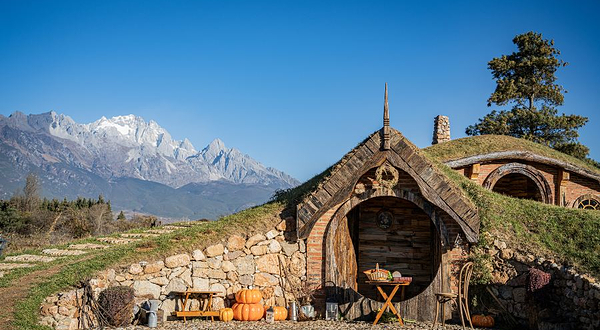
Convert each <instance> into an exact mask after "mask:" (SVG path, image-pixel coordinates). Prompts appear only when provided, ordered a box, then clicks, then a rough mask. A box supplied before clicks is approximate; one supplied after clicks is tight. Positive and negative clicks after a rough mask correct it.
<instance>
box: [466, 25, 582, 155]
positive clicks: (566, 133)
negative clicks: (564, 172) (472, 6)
mask: <svg viewBox="0 0 600 330" xmlns="http://www.w3.org/2000/svg"><path fill="white" fill-rule="evenodd" d="M513 43H514V44H515V45H516V46H517V48H518V51H517V52H514V53H512V54H510V55H502V56H501V57H498V58H494V59H492V60H491V61H490V62H489V63H488V68H489V69H490V70H491V71H492V75H493V77H494V79H495V80H496V89H495V90H494V92H493V93H492V95H491V96H490V98H489V99H488V106H491V105H492V104H496V105H499V106H503V105H508V104H512V105H513V107H512V109H511V110H501V111H496V110H494V111H492V112H491V113H489V114H487V115H486V116H485V117H483V118H482V119H479V122H478V123H477V124H475V125H471V126H469V127H467V129H466V133H467V134H468V135H480V134H500V135H510V136H514V137H518V138H525V139H528V140H532V141H535V142H538V143H541V144H545V145H547V146H549V147H551V148H554V149H556V150H559V151H561V152H564V153H567V154H570V155H572V156H575V157H577V158H581V159H585V158H586V157H587V155H588V153H589V148H588V147H586V146H584V145H583V144H581V143H579V142H578V141H577V138H578V137H579V133H578V131H577V130H578V129H579V128H581V127H583V126H584V125H585V124H586V123H587V121H588V118H586V117H583V116H578V115H565V114H562V115H558V111H557V110H556V108H555V107H556V106H560V105H562V104H563V102H564V96H563V92H564V93H566V91H565V89H564V88H563V87H562V86H560V85H558V84H556V75H555V73H556V71H557V70H558V69H559V68H560V67H564V66H566V65H567V63H566V62H564V61H562V60H561V59H559V58H558V55H560V51H559V50H558V49H556V48H555V47H554V41H553V40H546V39H544V38H543V37H542V34H540V33H536V32H527V33H524V34H520V35H517V36H516V37H515V38H514V39H513Z"/></svg>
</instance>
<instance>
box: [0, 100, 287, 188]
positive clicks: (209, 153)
mask: <svg viewBox="0 0 600 330" xmlns="http://www.w3.org/2000/svg"><path fill="white" fill-rule="evenodd" d="M0 155H1V156H2V157H1V159H0V170H2V171H3V172H5V173H4V174H2V175H0V192H1V193H3V195H4V197H6V196H7V195H9V194H12V193H13V192H14V191H11V190H7V189H8V188H12V189H14V186H15V185H16V182H17V181H21V180H22V179H23V178H24V176H26V175H27V173H28V172H29V171H35V172H39V173H40V174H43V175H45V176H46V183H47V184H48V185H55V186H54V188H56V186H58V187H60V186H64V187H67V186H73V183H74V182H77V187H76V188H78V189H77V190H78V191H80V192H83V193H85V192H86V191H90V192H92V191H94V192H95V190H100V191H101V192H103V190H105V189H101V188H99V186H102V184H101V183H100V182H102V181H105V183H107V184H109V185H110V184H111V182H116V181H118V180H119V179H125V178H129V179H138V180H142V181H152V182H157V183H161V184H165V185H168V186H170V187H171V188H174V189H178V188H180V187H183V186H185V185H188V184H191V183H200V184H205V183H208V182H212V181H219V180H220V181H227V182H229V183H231V184H250V185H261V186H265V187H269V189H270V190H275V189H281V188H289V187H293V186H296V185H297V184H298V183H299V182H298V181H297V180H296V179H294V178H292V177H291V176H289V175H287V174H285V173H283V172H281V171H279V170H277V169H274V168H270V167H265V166H264V165H262V164H261V163H259V162H257V161H256V160H254V159H252V158H251V157H250V156H248V155H246V154H243V153H242V152H240V151H239V150H237V149H235V148H227V147H226V146H225V145H224V143H223V142H222V141H221V140H219V139H215V140H214V141H212V142H211V143H210V144H209V145H208V146H206V147H205V148H203V149H202V150H200V151H198V150H197V149H196V148H195V147H194V146H193V145H192V143H191V142H190V141H189V140H187V139H184V140H183V141H178V140H174V139H173V138H172V137H171V135H170V134H169V132H168V131H167V130H165V129H164V128H162V127H161V126H160V125H158V124H157V123H156V122H155V121H152V120H151V121H149V122H147V121H145V120H144V119H143V118H141V117H138V116H134V115H127V116H118V117H113V118H105V117H102V118H100V119H99V120H97V121H95V122H92V123H88V124H79V123H76V122H75V121H74V120H73V119H71V118H70V117H69V116H66V115H63V114H57V113H55V112H53V111H52V112H47V113H42V114H32V115H25V114H23V113H20V112H15V113H13V114H12V115H10V116H9V117H4V116H2V115H0ZM11 182H12V183H13V184H11ZM92 182H94V183H93V184H92ZM86 186H87V187H88V188H91V187H92V186H94V187H95V188H94V189H87V190H86V188H85V187H86ZM44 188H45V189H46V190H53V189H48V188H46V187H44ZM54 190H56V189H54ZM106 195H107V194H106V193H105V196H106ZM92 196H93V195H92ZM96 196H97V194H96Z"/></svg>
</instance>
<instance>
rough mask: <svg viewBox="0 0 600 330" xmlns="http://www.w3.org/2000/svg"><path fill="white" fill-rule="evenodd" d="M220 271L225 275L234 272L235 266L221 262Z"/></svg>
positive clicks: (228, 262) (227, 262) (231, 263)
mask: <svg viewBox="0 0 600 330" xmlns="http://www.w3.org/2000/svg"><path fill="white" fill-rule="evenodd" d="M221 269H222V270H223V271H224V272H226V273H227V272H230V271H234V270H235V269H236V268H235V265H234V264H233V262H231V261H223V263H222V264H221Z"/></svg>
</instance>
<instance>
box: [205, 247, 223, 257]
mask: <svg viewBox="0 0 600 330" xmlns="http://www.w3.org/2000/svg"><path fill="white" fill-rule="evenodd" d="M223 252H225V247H224V246H223V244H215V245H211V246H209V247H207V248H206V250H205V251H204V254H205V255H206V256H207V257H216V256H220V255H222V254H223Z"/></svg>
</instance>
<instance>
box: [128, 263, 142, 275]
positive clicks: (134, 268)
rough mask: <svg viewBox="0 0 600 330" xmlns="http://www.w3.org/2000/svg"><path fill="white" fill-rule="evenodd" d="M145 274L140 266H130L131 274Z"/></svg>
mask: <svg viewBox="0 0 600 330" xmlns="http://www.w3.org/2000/svg"><path fill="white" fill-rule="evenodd" d="M143 272H144V268H142V266H141V265H140V264H132V265H131V266H129V274H132V275H139V274H141V273H143Z"/></svg>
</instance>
